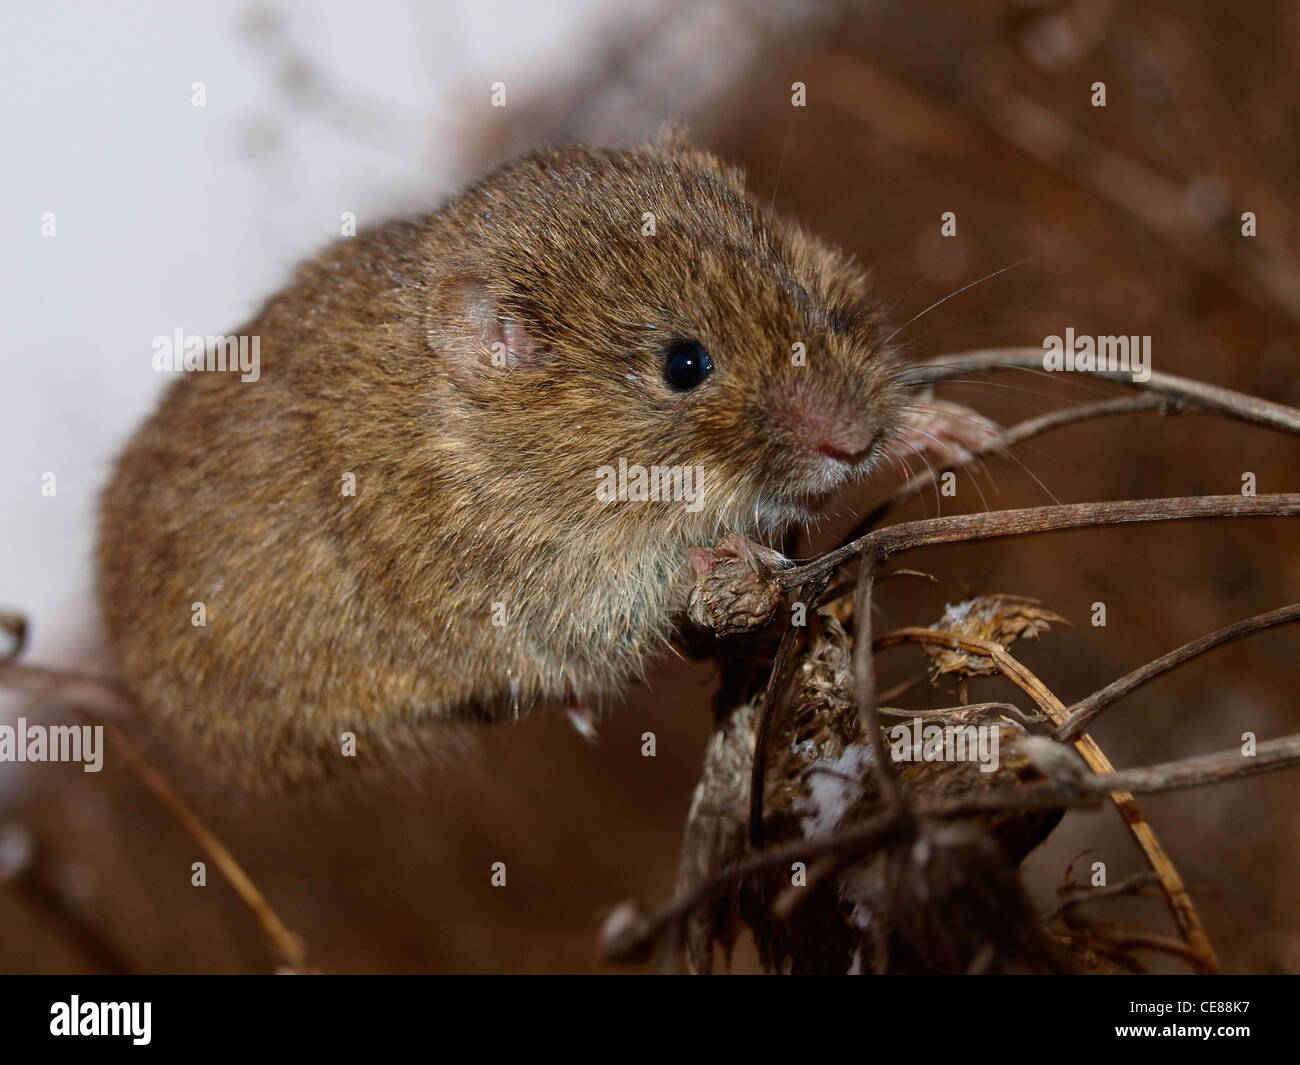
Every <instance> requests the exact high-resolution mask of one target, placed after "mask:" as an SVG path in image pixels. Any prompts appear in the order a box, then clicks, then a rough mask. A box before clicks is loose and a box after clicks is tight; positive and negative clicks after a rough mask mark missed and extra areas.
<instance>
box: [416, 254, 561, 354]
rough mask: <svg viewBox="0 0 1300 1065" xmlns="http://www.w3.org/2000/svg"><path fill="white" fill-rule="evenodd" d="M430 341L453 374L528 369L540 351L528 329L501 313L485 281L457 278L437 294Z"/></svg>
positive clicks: (440, 288)
mask: <svg viewBox="0 0 1300 1065" xmlns="http://www.w3.org/2000/svg"><path fill="white" fill-rule="evenodd" d="M435 302H436V303H437V304H440V305H441V306H435V308H434V314H433V318H432V321H431V322H430V326H429V334H430V335H429V340H430V342H431V343H432V345H433V348H434V350H435V351H437V352H438V354H439V355H440V356H441V357H442V358H443V359H444V360H445V361H446V362H447V364H448V365H449V366H451V367H452V368H453V369H457V370H461V371H463V372H469V373H490V372H493V371H506V370H513V369H528V368H531V367H532V366H533V365H534V363H535V362H536V356H537V354H538V351H539V345H538V343H537V341H536V340H535V339H534V337H533V335H532V333H530V332H529V330H528V327H527V325H526V324H525V323H524V322H523V321H522V320H520V318H519V317H518V316H516V315H512V314H510V313H508V312H507V311H505V310H504V309H503V308H502V307H501V305H500V304H499V303H498V302H497V300H496V297H495V296H493V294H492V292H491V290H490V289H489V287H488V284H487V282H486V281H484V280H482V279H481V278H478V277H456V278H452V279H448V280H447V281H444V282H443V283H442V284H441V285H439V286H438V289H437V298H436V301H435Z"/></svg>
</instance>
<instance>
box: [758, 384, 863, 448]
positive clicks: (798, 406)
mask: <svg viewBox="0 0 1300 1065" xmlns="http://www.w3.org/2000/svg"><path fill="white" fill-rule="evenodd" d="M775 413H776V414H777V417H778V419H779V420H780V421H781V422H783V423H784V424H785V426H786V427H787V428H788V429H789V430H790V432H792V433H793V434H794V436H795V437H796V438H797V439H798V441H799V444H800V445H801V446H803V447H805V448H807V449H808V451H810V452H812V453H814V454H820V455H825V456H826V457H827V458H830V459H834V460H835V461H836V462H843V463H846V464H848V465H850V466H856V465H857V464H858V463H859V462H861V461H862V460H863V459H864V458H866V457H867V455H868V454H869V453H870V451H871V448H872V445H873V444H874V443H875V441H876V429H875V426H874V425H873V424H871V419H869V417H868V415H867V412H866V411H864V410H859V409H857V408H855V407H844V406H841V404H840V403H838V402H830V403H827V402H826V401H825V400H824V399H822V398H821V397H817V396H812V395H809V393H808V392H807V391H805V390H803V389H797V390H795V391H794V392H793V393H792V394H788V395H786V396H783V397H782V398H781V401H780V402H779V403H778V404H777V406H776V412H775Z"/></svg>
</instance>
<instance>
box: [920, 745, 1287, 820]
mask: <svg viewBox="0 0 1300 1065" xmlns="http://www.w3.org/2000/svg"><path fill="white" fill-rule="evenodd" d="M1294 766H1300V735H1294V736H1283V737H1282V738H1281V739H1276V740H1266V741H1265V742H1264V743H1261V744H1259V746H1258V747H1256V748H1255V753H1254V754H1253V755H1250V756H1247V755H1243V754H1242V753H1241V750H1240V749H1239V748H1236V747H1230V748H1228V749H1227V750H1224V751H1214V752H1212V753H1211V754H1198V755H1194V756H1193V757H1191V758H1181V759H1179V760H1178V761H1175V762H1161V763H1159V764H1158V765H1151V766H1143V767H1141V768H1138V769H1117V770H1115V771H1113V772H1110V773H1088V774H1085V773H1082V772H1081V773H1080V774H1079V776H1077V777H1070V778H1069V779H1063V780H1043V781H1038V782H1035V783H1032V784H1020V785H1017V786H1015V787H1011V788H989V789H988V790H985V791H975V792H966V793H963V794H960V795H955V796H953V797H952V798H947V799H936V800H930V801H927V802H924V803H920V804H918V807H917V809H918V812H920V813H923V814H925V815H927V816H931V817H956V816H959V815H962V814H979V813H995V812H997V811H1001V810H1037V809H1043V808H1046V807H1050V806H1082V805H1087V804H1088V803H1089V802H1090V801H1091V800H1094V799H1097V798H1100V797H1102V796H1106V795H1110V794H1111V793H1113V792H1115V791H1117V790H1122V791H1130V792H1134V793H1135V794H1139V795H1153V794H1156V793H1158V792H1166V791H1181V790H1183V789H1186V788H1200V787H1204V786H1206V785H1207V784H1221V783H1223V782H1224V781H1227V780H1239V779H1241V778H1243V777H1250V776H1255V775H1256V774H1258V773H1271V772H1273V771H1274V770H1277V769H1290V768H1292V767H1294Z"/></svg>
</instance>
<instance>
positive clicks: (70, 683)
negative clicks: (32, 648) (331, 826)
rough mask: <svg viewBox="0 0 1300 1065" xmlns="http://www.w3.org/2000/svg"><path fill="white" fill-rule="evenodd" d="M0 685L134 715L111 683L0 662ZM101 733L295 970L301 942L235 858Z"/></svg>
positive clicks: (157, 779)
mask: <svg viewBox="0 0 1300 1065" xmlns="http://www.w3.org/2000/svg"><path fill="white" fill-rule="evenodd" d="M0 687H6V688H11V689H13V690H15V691H19V692H22V693H24V694H26V695H29V696H31V697H32V699H33V701H35V700H38V699H44V698H54V699H58V700H60V701H61V702H64V703H66V704H68V705H69V706H73V707H76V708H77V709H78V710H81V711H82V712H84V713H88V714H90V715H92V716H94V717H102V718H110V719H113V718H115V719H118V720H122V719H125V718H130V717H134V716H136V714H137V712H138V711H137V709H136V707H135V704H134V703H132V702H131V700H130V698H129V696H127V694H126V693H125V691H124V690H123V689H121V688H120V687H118V686H117V685H116V684H113V683H112V682H110V681H107V680H102V679H100V678H98V677H87V676H83V675H80V674H76V673H64V672H62V671H60V670H55V669H44V668H42V667H40V666H29V665H26V664H23V663H18V662H13V661H8V660H6V661H0ZM104 731H105V733H106V734H107V735H108V737H109V738H110V739H111V740H112V741H113V743H114V745H115V746H116V747H117V749H118V750H119V751H120V752H121V753H122V754H123V755H124V756H125V758H126V761H127V763H128V764H129V765H130V766H131V768H132V769H133V770H135V772H136V773H137V774H138V775H139V777H140V778H141V779H142V780H143V781H144V783H145V784H146V785H147V786H148V788H149V789H150V790H151V791H152V792H153V793H154V794H155V795H156V796H157V797H158V798H159V799H160V800H162V803H163V805H165V806H166V807H167V808H168V809H169V810H170V811H171V813H172V815H173V816H174V817H175V818H176V820H177V821H179V822H180V824H181V827H182V828H184V829H185V831H186V832H188V833H189V834H190V836H191V837H192V838H193V839H194V841H195V842H196V843H198V844H199V846H200V847H202V848H203V850H204V851H205V852H206V853H207V854H208V856H209V857H210V858H211V859H212V861H213V862H214V863H215V864H216V865H217V867H218V868H219V869H220V870H221V871H222V872H223V873H224V874H225V876H226V878H227V879H228V880H229V881H230V883H231V886H233V887H234V889H235V892H236V894H238V895H239V897H240V899H242V900H243V902H244V905H246V906H247V907H248V908H249V910H251V911H252V913H253V916H254V917H255V918H256V919H257V921H258V923H259V924H260V925H261V926H262V928H263V930H264V931H265V932H266V935H267V936H268V938H269V939H270V940H271V942H272V944H273V945H274V946H275V949H276V951H277V952H278V953H279V954H280V955H281V956H282V957H283V958H284V961H285V964H287V965H288V966H290V967H291V968H294V969H301V968H303V966H304V964H305V962H306V953H305V951H304V950H303V946H302V941H301V940H300V939H299V938H298V937H297V936H295V935H294V934H293V933H292V932H290V931H289V929H288V928H286V927H285V925H284V922H283V921H281V920H280V918H279V917H278V916H277V914H276V912H275V911H274V910H273V909H272V908H271V904H270V903H269V902H267V901H266V897H265V896H264V895H263V894H262V893H261V892H260V891H259V890H258V889H257V886H256V885H255V884H254V883H253V881H252V880H251V879H250V878H249V876H248V874H247V873H245V872H244V869H243V867H242V866H241V865H240V864H239V862H237V861H236V860H235V857H234V855H232V854H231V853H230V851H228V850H227V849H226V847H225V845H224V844H223V843H222V842H221V840H219V839H218V838H217V837H216V836H215V835H214V834H213V833H212V831H211V830H209V829H208V827H207V826H206V825H205V824H204V823H203V822H202V820H200V818H199V816H198V814H196V813H195V812H194V811H193V810H191V809H190V807H189V806H188V805H186V803H185V801H184V800H183V799H181V797H180V796H179V795H177V794H176V792H175V791H174V790H173V789H172V787H171V785H170V784H168V783H167V781H166V780H165V779H164V778H163V777H162V775H161V774H160V773H158V771H157V770H156V769H154V768H153V766H151V765H150V764H149V763H148V762H147V761H145V759H144V757H143V756H142V755H141V754H140V753H139V752H138V751H137V750H136V749H135V748H134V747H133V746H132V745H131V744H130V742H128V740H127V738H126V737H125V736H124V735H123V734H122V733H121V731H120V730H119V729H117V728H116V726H114V725H113V724H112V723H111V721H106V722H105V723H104Z"/></svg>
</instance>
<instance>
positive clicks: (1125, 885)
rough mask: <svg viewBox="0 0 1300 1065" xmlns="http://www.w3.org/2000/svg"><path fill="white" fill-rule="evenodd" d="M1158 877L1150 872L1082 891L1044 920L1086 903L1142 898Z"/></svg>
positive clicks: (1050, 919)
mask: <svg viewBox="0 0 1300 1065" xmlns="http://www.w3.org/2000/svg"><path fill="white" fill-rule="evenodd" d="M1156 879H1157V878H1156V875H1155V873H1152V872H1150V871H1148V872H1144V873H1134V874H1133V875H1132V876H1126V877H1125V878H1124V879H1123V880H1121V881H1119V882H1118V883H1116V884H1109V885H1107V886H1106V887H1100V888H1087V889H1086V890H1080V891H1079V892H1078V893H1077V894H1074V895H1071V896H1070V897H1069V898H1067V899H1065V900H1063V901H1062V902H1061V904H1060V905H1059V906H1057V907H1056V909H1054V910H1053V911H1052V912H1051V913H1049V914H1048V915H1047V916H1046V917H1044V918H1043V920H1044V921H1052V920H1055V919H1056V918H1057V917H1060V916H1061V914H1063V913H1065V912H1066V910H1073V909H1074V908H1075V907H1077V906H1081V905H1082V904H1083V903H1085V902H1095V901H1096V900H1097V899H1113V898H1116V897H1118V896H1120V895H1132V896H1134V897H1135V898H1141V897H1143V895H1142V889H1143V888H1144V887H1146V886H1147V885H1148V884H1151V883H1155V882H1156Z"/></svg>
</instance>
